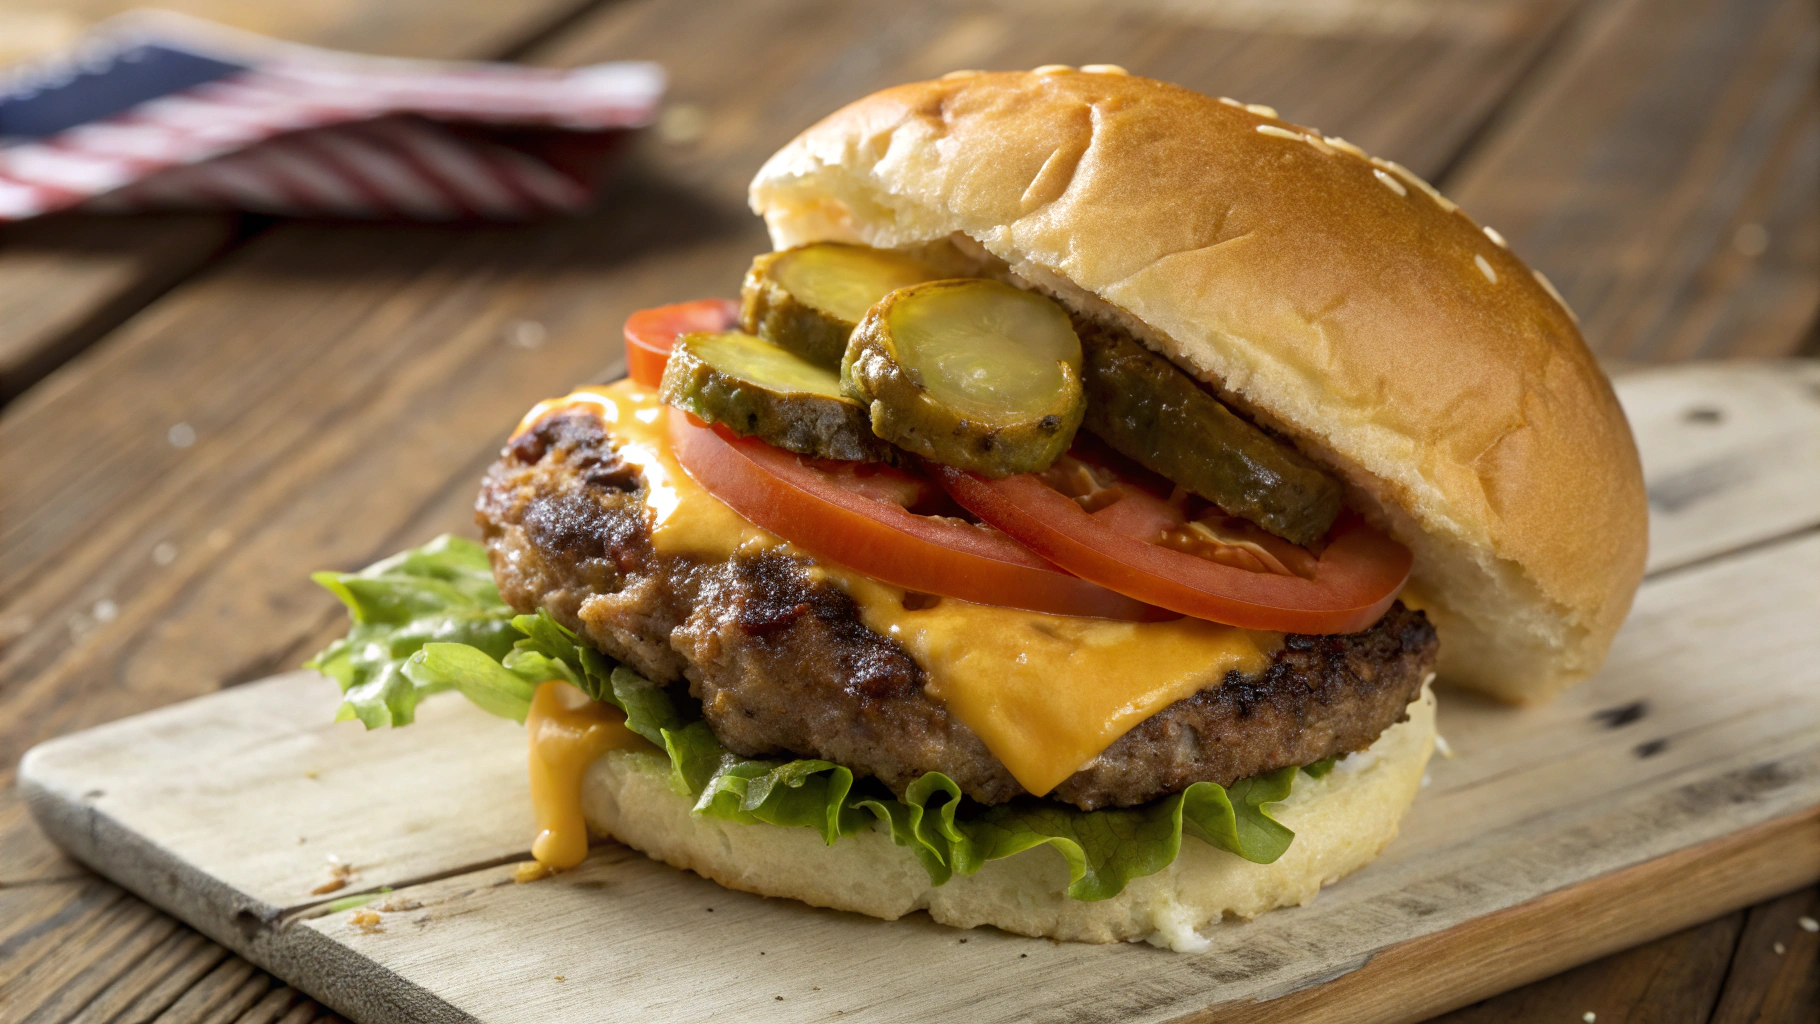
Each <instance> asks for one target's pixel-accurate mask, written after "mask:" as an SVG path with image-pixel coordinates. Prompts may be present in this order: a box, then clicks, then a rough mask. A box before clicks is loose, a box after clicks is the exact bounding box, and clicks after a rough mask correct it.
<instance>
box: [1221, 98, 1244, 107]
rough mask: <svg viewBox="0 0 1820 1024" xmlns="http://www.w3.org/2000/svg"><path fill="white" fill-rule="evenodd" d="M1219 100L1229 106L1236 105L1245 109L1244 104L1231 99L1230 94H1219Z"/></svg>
mask: <svg viewBox="0 0 1820 1024" xmlns="http://www.w3.org/2000/svg"><path fill="white" fill-rule="evenodd" d="M1220 102H1221V103H1224V104H1226V105H1227V106H1229V107H1238V108H1239V109H1240V110H1243V109H1245V104H1243V103H1240V102H1239V101H1238V100H1235V99H1233V98H1232V97H1231V96H1221V97H1220Z"/></svg>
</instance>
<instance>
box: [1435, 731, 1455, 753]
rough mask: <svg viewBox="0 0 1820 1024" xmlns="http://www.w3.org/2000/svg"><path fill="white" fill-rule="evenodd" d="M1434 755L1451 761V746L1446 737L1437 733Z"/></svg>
mask: <svg viewBox="0 0 1820 1024" xmlns="http://www.w3.org/2000/svg"><path fill="white" fill-rule="evenodd" d="M1435 753H1437V754H1440V755H1441V756H1442V757H1445V758H1447V759H1448V760H1452V759H1453V744H1451V743H1449V742H1447V737H1445V736H1443V735H1441V734H1440V733H1438V732H1437V733H1435Z"/></svg>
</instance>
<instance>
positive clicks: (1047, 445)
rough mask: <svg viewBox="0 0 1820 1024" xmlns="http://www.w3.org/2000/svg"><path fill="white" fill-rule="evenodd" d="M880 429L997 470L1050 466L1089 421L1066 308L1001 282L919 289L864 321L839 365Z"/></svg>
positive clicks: (919, 447) (930, 451)
mask: <svg viewBox="0 0 1820 1024" xmlns="http://www.w3.org/2000/svg"><path fill="white" fill-rule="evenodd" d="M841 383H842V385H843V386H845V388H846V390H847V394H848V395H851V396H852V397H854V398H857V399H859V400H860V401H862V402H865V403H866V404H867V405H868V406H869V407H870V409H871V415H872V431H873V433H875V434H877V435H878V436H879V437H882V438H884V439H885V440H887V441H890V442H891V443H892V444H894V445H897V446H898V447H900V448H904V449H907V450H909V451H912V452H915V453H916V454H918V455H921V456H923V457H924V458H927V459H931V460H934V461H936V462H940V463H944V464H946V465H950V466H958V467H960V468H961V469H967V470H971V471H973V472H975V473H981V474H984V475H986V476H991V477H1004V476H1011V475H1013V474H1016V473H1030V472H1035V471H1037V470H1040V469H1044V468H1047V467H1048V465H1049V464H1050V463H1051V462H1054V461H1055V459H1056V457H1057V456H1059V455H1060V454H1062V453H1063V452H1065V451H1067V450H1068V445H1069V444H1070V443H1072V442H1073V440H1074V432H1075V430H1076V429H1077V428H1079V427H1080V425H1081V415H1082V413H1083V412H1084V411H1085V400H1084V398H1083V395H1082V390H1081V342H1080V339H1079V338H1077V337H1075V334H1074V325H1073V324H1072V323H1070V322H1069V320H1068V314H1067V313H1066V312H1065V311H1064V310H1063V309H1062V307H1060V306H1058V305H1056V304H1055V303H1054V302H1052V301H1050V300H1049V299H1047V298H1044V297H1043V296H1041V295H1037V294H1035V293H1032V292H1026V291H1021V290H1019V289H1017V288H1013V287H1011V286H1010V285H1007V284H1001V283H999V282H997V281H984V280H971V279H969V280H952V281H931V282H928V283H925V284H918V285H912V286H910V287H907V288H902V289H899V290H897V291H894V292H892V293H891V294H890V295H887V296H886V297H885V298H884V300H883V301H881V302H879V303H878V304H877V305H875V306H873V307H872V309H871V311H870V312H868V313H867V314H866V318H865V319H864V320H862V321H860V325H859V327H858V328H857V329H856V330H855V331H854V332H853V336H852V338H851V339H850V340H849V341H848V343H847V354H846V356H845V358H844V359H843V360H842V362H841Z"/></svg>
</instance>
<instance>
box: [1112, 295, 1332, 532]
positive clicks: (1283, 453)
mask: <svg viewBox="0 0 1820 1024" xmlns="http://www.w3.org/2000/svg"><path fill="white" fill-rule="evenodd" d="M1081 341H1082V346H1083V348H1084V349H1085V352H1086V356H1087V362H1086V389H1087V419H1086V428H1087V429H1088V430H1089V431H1091V432H1093V433H1094V434H1096V435H1098V436H1099V437H1100V438H1101V439H1102V440H1104V441H1105V442H1106V443H1107V444H1109V445H1111V446H1112V447H1113V449H1114V450H1116V451H1117V452H1118V453H1119V454H1121V455H1123V456H1125V457H1126V458H1128V459H1130V460H1132V461H1133V462H1136V463H1138V464H1140V465H1142V466H1144V467H1145V468H1147V469H1149V470H1151V471H1152V472H1155V473H1160V474H1162V475H1163V476H1166V477H1168V478H1169V479H1170V480H1172V481H1174V482H1175V483H1177V484H1179V485H1181V486H1182V487H1184V488H1186V489H1188V490H1189V491H1192V492H1194V493H1195V494H1198V495H1200V496H1201V497H1203V498H1205V499H1207V500H1208V501H1211V502H1213V503H1214V504H1215V505H1218V506H1219V507H1220V508H1222V509H1224V510H1225V511H1226V512H1227V513H1229V514H1231V515H1235V516H1239V517H1241V518H1243V519H1248V520H1250V521H1251V522H1254V523H1256V524H1257V525H1259V526H1261V527H1263V528H1264V529H1266V530H1268V531H1270V532H1271V533H1274V534H1276V535H1277V536H1278V537H1282V538H1283V539H1285V540H1288V541H1291V542H1293V543H1296V544H1300V545H1303V546H1304V547H1306V546H1307V545H1310V544H1313V543H1314V542H1316V541H1318V540H1320V539H1321V538H1322V537H1324V536H1326V535H1327V530H1328V528H1329V527H1331V526H1332V525H1333V521H1334V518H1335V517H1336V516H1338V515H1339V514H1340V499H1341V496H1342V495H1341V492H1340V485H1339V484H1338V483H1336V482H1335V481H1334V479H1333V478H1332V477H1330V476H1328V475H1327V474H1326V473H1325V472H1323V471H1322V470H1321V468H1320V467H1319V466H1316V465H1315V464H1314V462H1313V461H1311V460H1310V459H1309V458H1308V457H1307V456H1305V455H1303V454H1302V453H1301V452H1298V451H1296V450H1295V449H1293V448H1291V447H1289V446H1288V445H1287V444H1284V443H1283V442H1281V441H1278V440H1277V439H1275V438H1273V437H1271V436H1270V435H1269V434H1266V433H1264V432H1263V431H1262V430H1260V429H1258V428H1257V427H1255V426H1253V425H1252V424H1250V423H1247V422H1245V420H1243V419H1241V418H1239V416H1238V415H1237V414H1235V413H1234V412H1233V411H1232V410H1231V409H1228V408H1226V406H1225V405H1223V404H1221V402H1220V401H1219V399H1217V398H1214V397H1213V396H1212V395H1210V394H1208V393H1207V392H1206V391H1203V390H1202V389H1201V386H1200V385H1199V384H1197V383H1196V382H1195V381H1194V378H1192V377H1190V376H1188V374H1186V373H1184V372H1182V371H1181V370H1180V369H1178V368H1177V367H1176V365H1175V364H1174V363H1171V362H1170V361H1169V360H1167V359H1165V358H1163V357H1162V356H1160V355H1157V354H1156V353H1154V352H1152V351H1150V350H1149V349H1147V348H1145V347H1144V346H1142V345H1140V344H1138V343H1137V342H1135V341H1133V340H1131V339H1130V338H1127V337H1124V336H1123V335H1118V334H1114V333H1112V332H1110V331H1106V330H1102V329H1099V328H1097V327H1091V326H1089V327H1083V329H1082V333H1081Z"/></svg>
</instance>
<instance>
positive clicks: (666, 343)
mask: <svg viewBox="0 0 1820 1024" xmlns="http://www.w3.org/2000/svg"><path fill="white" fill-rule="evenodd" d="M738 323H739V303H738V302H737V301H735V300H733V299H696V300H695V301H694V302H679V303H677V304H676V305H674V306H657V307H655V308H652V309H641V310H639V311H638V312H636V313H633V314H632V315H631V316H629V317H627V318H626V373H627V374H628V375H630V376H631V378H632V379H633V380H635V381H637V382H639V383H640V384H643V385H644V386H645V387H648V388H654V387H656V386H657V385H658V382H659V381H662V380H663V378H664V364H665V363H668V362H669V361H670V346H671V345H672V344H674V343H675V341H676V336H677V335H679V334H692V333H695V332H709V331H726V330H731V329H732V328H733V327H734V325H736V324H738Z"/></svg>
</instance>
